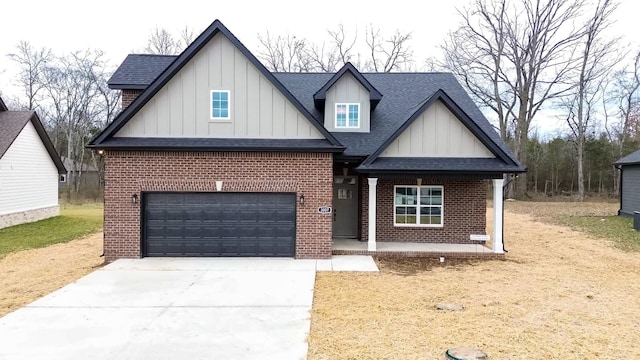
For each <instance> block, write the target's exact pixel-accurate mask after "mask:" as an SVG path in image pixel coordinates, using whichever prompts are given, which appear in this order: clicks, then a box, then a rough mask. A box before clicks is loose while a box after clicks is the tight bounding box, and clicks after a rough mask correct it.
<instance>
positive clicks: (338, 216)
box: [333, 176, 358, 238]
mask: <svg viewBox="0 0 640 360" xmlns="http://www.w3.org/2000/svg"><path fill="white" fill-rule="evenodd" d="M333 236H334V237H340V238H357V237H358V178H357V177H356V176H336V177H334V178H333Z"/></svg>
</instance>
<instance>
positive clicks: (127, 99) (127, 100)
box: [122, 90, 142, 110]
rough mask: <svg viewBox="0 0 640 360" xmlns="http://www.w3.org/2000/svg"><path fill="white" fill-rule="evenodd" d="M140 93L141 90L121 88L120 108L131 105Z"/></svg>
mask: <svg viewBox="0 0 640 360" xmlns="http://www.w3.org/2000/svg"><path fill="white" fill-rule="evenodd" d="M140 94H142V90H122V110H124V109H126V108H127V107H128V106H129V105H131V103H132V102H133V100H135V99H136V98H137V97H138V95H140Z"/></svg>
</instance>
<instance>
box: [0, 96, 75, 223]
mask: <svg viewBox="0 0 640 360" xmlns="http://www.w3.org/2000/svg"><path fill="white" fill-rule="evenodd" d="M62 174H66V169H65V167H64V165H63V164H62V162H61V161H60V157H59V156H58V153H57V152H56V150H55V149H54V147H53V144H52V143H51V140H50V139H49V136H48V135H47V132H46V131H45V129H44V127H43V126H42V123H41V122H40V119H39V118H38V115H37V114H36V112H35V111H9V110H8V109H7V107H6V105H5V104H4V102H3V101H2V99H1V98H0V228H4V227H8V226H12V225H17V224H22V223H25V222H31V221H37V220H41V219H46V218H49V217H52V216H57V215H59V213H60V206H59V205H58V178H59V175H62Z"/></svg>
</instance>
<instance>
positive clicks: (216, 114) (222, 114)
mask: <svg viewBox="0 0 640 360" xmlns="http://www.w3.org/2000/svg"><path fill="white" fill-rule="evenodd" d="M230 108H231V99H230V96H229V90H211V120H229V119H231V110H230Z"/></svg>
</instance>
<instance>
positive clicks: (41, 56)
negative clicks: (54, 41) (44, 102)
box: [7, 41, 52, 110]
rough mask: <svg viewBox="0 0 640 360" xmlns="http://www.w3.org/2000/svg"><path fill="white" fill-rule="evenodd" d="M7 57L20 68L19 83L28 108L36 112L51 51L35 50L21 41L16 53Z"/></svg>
mask: <svg viewBox="0 0 640 360" xmlns="http://www.w3.org/2000/svg"><path fill="white" fill-rule="evenodd" d="M7 56H8V57H9V58H10V59H11V60H13V61H14V62H16V63H17V65H18V67H19V68H20V72H19V73H18V80H17V82H18V84H19V85H20V86H21V87H22V89H23V94H24V96H25V98H26V101H27V103H26V107H27V108H28V109H29V110H34V109H35V108H36V105H37V102H38V100H39V99H40V98H39V94H40V92H41V91H42V89H43V79H42V72H43V69H44V67H45V66H47V62H48V61H50V60H51V58H52V54H51V50H50V49H47V48H44V47H43V48H41V49H34V48H33V46H31V44H30V43H29V42H27V41H20V42H19V43H18V45H16V52H14V53H10V54H8V55H7Z"/></svg>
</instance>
